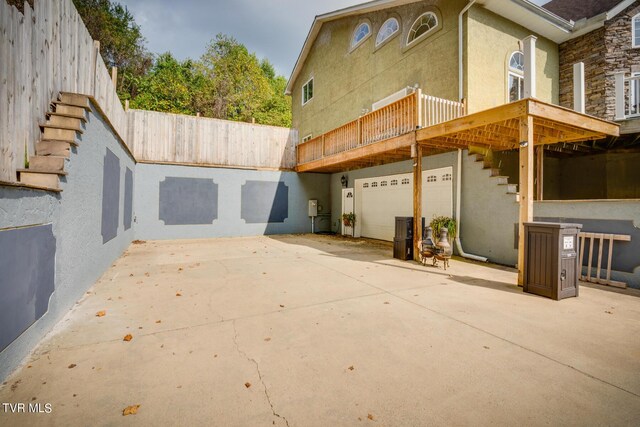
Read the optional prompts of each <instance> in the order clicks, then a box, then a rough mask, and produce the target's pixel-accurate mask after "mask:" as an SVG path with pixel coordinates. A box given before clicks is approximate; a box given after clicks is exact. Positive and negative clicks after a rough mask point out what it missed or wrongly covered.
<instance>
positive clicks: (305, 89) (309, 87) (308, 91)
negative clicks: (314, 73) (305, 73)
mask: <svg viewBox="0 0 640 427" xmlns="http://www.w3.org/2000/svg"><path fill="white" fill-rule="evenodd" d="M311 98H313V77H312V78H311V79H310V80H309V81H308V82H306V83H305V84H304V86H302V105H304V104H306V103H307V102H309V101H311Z"/></svg>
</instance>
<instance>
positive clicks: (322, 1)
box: [115, 0, 548, 78]
mask: <svg viewBox="0 0 640 427" xmlns="http://www.w3.org/2000/svg"><path fill="white" fill-rule="evenodd" d="M115 1H116V2H119V3H121V4H123V5H125V6H127V8H128V9H129V11H130V12H131V13H133V16H134V17H135V20H136V22H137V23H138V25H140V26H141V27H142V33H143V34H144V36H145V38H146V39H147V48H148V49H149V50H150V51H151V52H153V53H156V54H159V53H164V52H171V53H172V54H173V55H174V56H175V57H177V58H178V59H181V60H183V59H186V58H192V59H198V58H200V56H201V55H202V54H203V53H204V50H205V47H206V45H207V44H208V43H209V41H211V40H212V39H213V38H215V36H216V34H218V33H224V34H227V35H230V36H233V37H235V38H236V39H237V40H238V41H239V42H241V43H243V44H244V45H245V46H247V48H248V49H249V51H251V52H254V53H255V54H256V55H257V56H258V57H259V58H267V59H269V61H271V63H272V64H273V65H274V67H275V68H276V71H277V72H278V74H281V75H283V76H285V77H287V78H288V77H289V75H290V74H291V71H292V70H293V66H294V65H295V62H296V59H297V58H298V54H299V53H300V50H301V49H302V44H303V43H304V40H305V38H306V37H307V34H308V32H309V28H310V27H311V24H312V23H313V19H314V17H315V16H316V15H321V14H324V13H327V12H331V11H333V10H337V9H341V8H344V7H349V6H353V5H356V4H359V3H362V2H363V0H355V1H354V0H180V1H175V0H115ZM547 1H548V0H533V2H534V3H537V4H543V3H546V2H547Z"/></svg>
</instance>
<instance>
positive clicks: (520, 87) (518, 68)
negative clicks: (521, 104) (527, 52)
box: [507, 51, 524, 102]
mask: <svg viewBox="0 0 640 427" xmlns="http://www.w3.org/2000/svg"><path fill="white" fill-rule="evenodd" d="M507 76H508V77H507V79H508V80H507V88H508V90H509V102H514V101H518V100H519V99H522V97H523V96H524V54H523V53H522V52H519V51H516V52H513V53H512V54H511V56H510V57H509V71H508V73H507Z"/></svg>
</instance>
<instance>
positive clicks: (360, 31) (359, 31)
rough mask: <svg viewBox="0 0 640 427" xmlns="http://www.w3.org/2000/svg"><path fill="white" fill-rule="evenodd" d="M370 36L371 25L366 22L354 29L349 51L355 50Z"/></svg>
mask: <svg viewBox="0 0 640 427" xmlns="http://www.w3.org/2000/svg"><path fill="white" fill-rule="evenodd" d="M370 35H371V25H369V23H368V22H363V23H361V24H360V25H358V26H357V27H356V30H355V31H354V32H353V38H352V39H351V49H355V48H356V47H358V46H359V45H360V44H361V43H362V42H364V41H365V40H366V39H367V38H368V37H369V36H370Z"/></svg>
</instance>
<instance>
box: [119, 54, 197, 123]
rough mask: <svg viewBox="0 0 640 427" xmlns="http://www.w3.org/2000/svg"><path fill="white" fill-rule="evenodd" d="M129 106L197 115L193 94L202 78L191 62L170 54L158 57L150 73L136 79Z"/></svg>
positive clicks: (195, 92)
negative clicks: (135, 87)
mask: <svg viewBox="0 0 640 427" xmlns="http://www.w3.org/2000/svg"><path fill="white" fill-rule="evenodd" d="M136 85H137V88H138V94H137V96H136V97H135V98H134V99H132V100H131V103H130V104H129V105H130V106H131V108H137V109H141V110H152V111H163V112H167V113H176V114H190V115H194V114H196V108H195V105H194V102H193V99H194V96H195V95H196V94H197V93H198V91H199V90H200V89H201V88H202V86H203V85H204V79H203V77H202V75H200V74H199V73H198V72H197V71H196V69H195V65H194V63H193V61H191V60H186V61H183V62H180V61H178V60H177V59H175V58H174V57H173V55H171V54H170V53H164V54H162V55H160V56H158V57H157V58H156V60H155V62H154V64H153V66H152V67H151V69H150V70H149V72H148V73H147V74H146V75H145V76H142V77H141V78H139V79H138V81H137V83H136Z"/></svg>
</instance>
